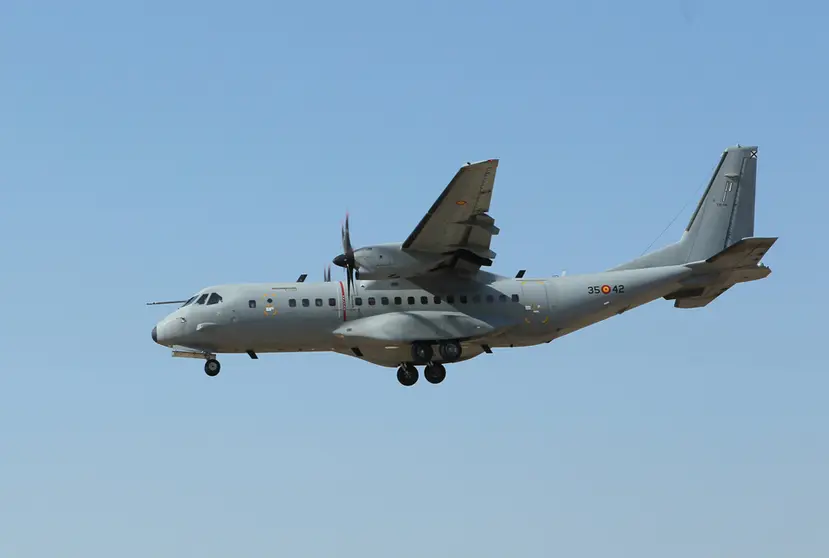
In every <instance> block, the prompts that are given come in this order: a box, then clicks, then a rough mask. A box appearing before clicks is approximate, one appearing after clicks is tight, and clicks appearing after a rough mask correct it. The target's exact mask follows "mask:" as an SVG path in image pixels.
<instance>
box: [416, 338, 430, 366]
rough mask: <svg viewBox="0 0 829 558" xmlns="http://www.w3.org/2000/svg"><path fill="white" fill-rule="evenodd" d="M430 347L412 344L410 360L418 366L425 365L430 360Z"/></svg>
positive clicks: (418, 343) (422, 344)
mask: <svg viewBox="0 0 829 558" xmlns="http://www.w3.org/2000/svg"><path fill="white" fill-rule="evenodd" d="M433 353H434V351H432V346H431V345H430V344H429V343H422V342H415V343H412V360H414V361H415V362H416V363H418V364H426V363H427V362H429V361H430V360H432V354H433Z"/></svg>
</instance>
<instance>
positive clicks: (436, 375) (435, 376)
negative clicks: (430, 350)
mask: <svg viewBox="0 0 829 558" xmlns="http://www.w3.org/2000/svg"><path fill="white" fill-rule="evenodd" d="M423 377H424V378H426V381H427V382H429V383H430V384H439V383H441V382H442V381H443V380H444V378H446V368H444V367H443V365H442V364H441V363H439V362H433V363H432V364H430V365H428V366H427V367H426V368H425V369H424V370H423Z"/></svg>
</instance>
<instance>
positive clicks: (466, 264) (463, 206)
mask: <svg viewBox="0 0 829 558" xmlns="http://www.w3.org/2000/svg"><path fill="white" fill-rule="evenodd" d="M497 169H498V159H489V160H488V161H480V162H477V163H469V164H467V165H465V166H463V167H461V168H460V170H458V172H457V173H456V174H455V176H454V178H452V180H451V182H449V185H448V186H446V188H445V189H444V190H443V193H441V195H440V196H439V197H438V199H437V200H436V201H435V203H434V204H433V205H432V207H431V209H429V211H428V213H426V215H424V216H423V219H421V220H420V223H418V225H417V227H415V229H414V231H412V234H410V235H409V238H407V239H406V241H405V242H404V243H403V246H402V248H403V250H407V251H416V252H425V253H430V254H440V255H446V256H450V258H447V260H446V263H445V264H443V265H442V266H441V267H458V268H461V269H464V270H466V271H472V272H474V271H477V270H478V269H480V267H481V266H490V265H492V260H493V259H494V258H495V252H493V251H492V250H490V242H491V241H492V236H493V235H496V234H498V232H499V231H498V227H496V226H495V220H494V219H493V218H492V217H490V216H489V214H488V213H487V212H488V211H489V203H490V199H491V198H492V188H493V186H494V184H495V173H496V171H497Z"/></svg>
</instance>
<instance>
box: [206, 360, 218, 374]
mask: <svg viewBox="0 0 829 558" xmlns="http://www.w3.org/2000/svg"><path fill="white" fill-rule="evenodd" d="M221 369H222V365H221V364H219V361H218V360H216V359H215V358H209V359H207V361H205V363H204V373H205V374H207V375H208V376H216V375H217V374H218V373H219V371H220V370H221Z"/></svg>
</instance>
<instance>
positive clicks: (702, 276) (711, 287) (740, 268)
mask: <svg viewBox="0 0 829 558" xmlns="http://www.w3.org/2000/svg"><path fill="white" fill-rule="evenodd" d="M776 241H777V238H776V237H771V238H760V237H748V238H743V239H742V240H739V241H737V242H735V243H734V244H732V245H731V246H729V247H728V248H726V249H725V250H722V251H721V252H719V253H717V254H714V255H713V256H711V257H710V258H708V259H707V260H705V261H701V262H694V263H692V264H689V266H688V267H690V268H692V269H694V270H696V271H698V273H697V274H695V275H693V276H691V277H689V278H688V279H687V280H686V281H684V283H685V285H684V287H683V288H682V289H680V290H678V291H676V292H673V293H671V294H669V295H667V296H666V297H665V300H674V301H675V302H674V307H676V308H702V307H703V306H707V305H709V304H710V303H711V302H713V301H714V300H716V299H717V297H719V296H720V295H721V294H723V293H724V292H725V291H727V290H728V289H730V288H731V287H733V286H734V285H736V284H737V283H747V282H749V281H757V280H759V279H764V278H766V277H768V276H769V275H770V274H771V269H770V268H769V267H766V266H765V265H763V264H761V263H760V260H761V259H763V256H765V255H766V252H768V251H769V248H771V247H772V245H774V243H775V242H776Z"/></svg>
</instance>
